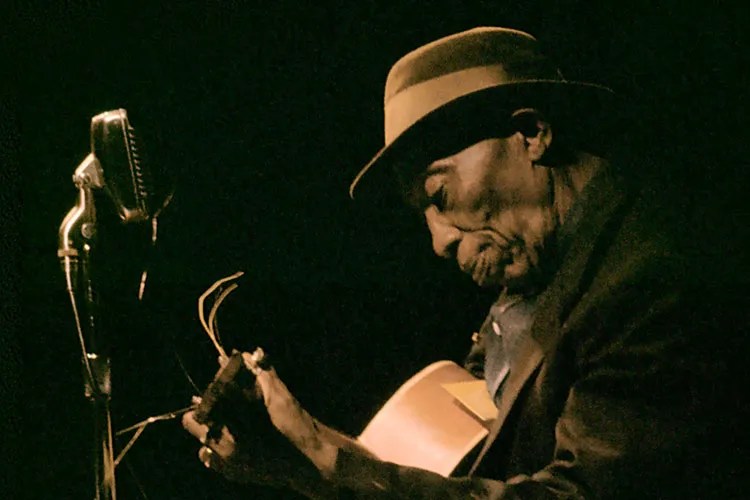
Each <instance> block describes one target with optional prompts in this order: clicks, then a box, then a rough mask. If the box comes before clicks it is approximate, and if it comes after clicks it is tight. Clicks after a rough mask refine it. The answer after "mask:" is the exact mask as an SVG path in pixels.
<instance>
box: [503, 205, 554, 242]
mask: <svg viewBox="0 0 750 500" xmlns="http://www.w3.org/2000/svg"><path fill="white" fill-rule="evenodd" d="M555 220H556V219H555V217H554V213H553V211H552V209H551V207H544V206H515V207H512V208H509V209H507V210H503V211H502V212H501V213H500V214H498V216H497V217H494V218H493V219H492V221H491V223H490V225H491V226H492V228H493V229H495V230H496V231H497V232H499V233H500V234H502V235H504V236H506V237H507V238H509V239H510V240H514V241H516V242H520V243H523V246H524V247H525V248H527V249H529V250H532V249H538V248H541V247H544V246H545V242H546V241H547V240H548V239H549V237H550V235H551V234H552V233H553V232H554V231H555V227H556V223H555Z"/></svg>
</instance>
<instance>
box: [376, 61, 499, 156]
mask: <svg viewBox="0 0 750 500" xmlns="http://www.w3.org/2000/svg"><path fill="white" fill-rule="evenodd" d="M513 81H514V79H513V78H511V77H510V76H509V75H508V73H507V72H506V71H505V67H504V66H503V65H502V64H492V65H487V66H474V67H471V68H466V69H462V70H459V71H454V72H452V73H447V74H445V75H440V76H438V77H435V78H431V79H429V80H425V81H423V82H419V83H417V84H414V85H411V86H409V87H406V88H405V89H404V90H402V91H401V92H399V93H397V94H396V95H394V96H393V97H391V98H390V99H389V100H388V101H387V102H386V103H385V144H386V146H387V145H389V144H391V143H392V142H393V141H394V140H396V138H397V137H398V136H400V135H401V134H402V133H403V132H404V131H405V130H406V129H408V128H409V127H411V126H412V125H414V124H415V123H416V122H417V121H418V120H420V119H421V118H423V117H424V116H426V115H427V114H429V113H431V112H432V111H434V110H436V109H437V108H439V107H441V106H443V105H444V104H447V103H448V102H450V101H452V100H454V99H457V98H459V97H462V96H465V95H467V94H471V93H472V92H477V91H479V90H483V89H486V88H489V87H495V86H497V85H503V84H507V83H512V82H513Z"/></svg>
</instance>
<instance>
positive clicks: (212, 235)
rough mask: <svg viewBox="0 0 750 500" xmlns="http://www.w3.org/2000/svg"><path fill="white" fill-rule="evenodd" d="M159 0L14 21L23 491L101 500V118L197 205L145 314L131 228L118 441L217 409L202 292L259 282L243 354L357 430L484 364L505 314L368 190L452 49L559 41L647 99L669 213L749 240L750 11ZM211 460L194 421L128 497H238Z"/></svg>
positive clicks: (315, 408)
mask: <svg viewBox="0 0 750 500" xmlns="http://www.w3.org/2000/svg"><path fill="white" fill-rule="evenodd" d="M156 3H159V2H152V3H150V4H143V5H140V6H136V5H134V4H132V3H127V4H125V3H123V4H122V5H117V4H114V3H111V4H107V5H106V6H104V5H103V4H102V3H99V2H78V3H57V4H52V5H50V6H47V7H38V8H30V7H25V8H23V9H21V8H13V7H12V6H10V8H8V6H7V5H6V7H5V8H6V12H5V15H3V20H4V22H5V23H6V24H7V28H6V29H5V30H3V45H4V48H6V49H7V55H8V56H9V57H8V58H7V62H6V64H5V65H4V66H5V73H6V75H7V76H6V77H5V78H4V81H3V90H4V95H5V96H6V97H8V99H4V106H7V107H6V108H5V112H4V121H5V123H4V124H3V126H4V130H3V134H2V136H3V141H4V143H3V147H2V149H3V151H4V156H3V159H4V162H3V163H4V164H3V167H2V168H3V173H4V175H3V177H2V180H3V183H4V187H3V199H4V204H3V205H4V206H3V209H4V215H5V216H4V217H3V232H4V234H6V235H8V236H7V237H6V238H5V241H4V243H5V246H6V248H4V251H5V255H7V257H6V259H5V262H4V264H3V268H4V279H5V278H7V283H8V285H7V286H5V287H3V288H4V289H3V315H4V319H5V320H7V321H4V323H5V324H6V325H7V326H6V327H4V333H5V334H6V336H7V337H8V339H9V340H8V342H7V343H4V344H3V386H2V387H3V390H4V393H3V400H4V401H5V402H6V404H5V410H6V413H7V414H8V425H7V426H6V429H5V430H4V431H3V433H2V435H3V438H2V441H1V442H2V443H3V446H2V448H3V454H4V455H5V457H4V459H5V460H8V459H9V460H10V462H12V463H13V462H14V463H15V465H16V467H17V469H7V468H6V469H5V470H6V471H8V473H9V477H11V479H12V482H11V483H9V484H8V485H7V487H6V488H5V491H6V492H10V496H7V495H4V496H5V497H6V498H44V499H46V498H90V496H91V495H90V481H89V476H88V474H89V465H88V457H89V445H90V443H89V434H90V431H89V429H90V415H89V411H88V408H87V403H86V401H85V399H84V398H83V396H82V378H81V373H80V369H79V358H80V352H79V347H78V344H77V339H76V337H75V333H74V329H73V323H72V317H71V313H70V308H69V305H68V303H67V302H66V296H65V292H64V284H63V281H62V274H61V272H60V270H59V268H58V263H57V259H56V258H55V251H56V239H57V228H58V226H59V223H60V221H61V220H62V217H63V216H64V215H65V213H66V212H67V211H68V210H69V209H70V207H71V206H72V204H73V201H74V197H75V190H74V188H73V185H72V183H71V181H70V176H71V174H72V172H73V170H74V169H75V167H76V166H77V165H78V164H79V163H80V162H81V160H82V159H83V158H84V157H85V155H86V154H87V152H88V148H89V145H88V141H89V134H88V128H89V121H90V119H91V117H92V116H93V115H95V114H97V113H99V112H102V111H105V110H108V109H114V108H119V107H123V108H126V109H127V110H128V112H129V115H130V119H131V122H132V123H133V125H134V126H135V127H136V130H137V131H138V132H139V134H140V136H141V139H142V143H143V147H144V148H145V150H146V153H147V155H148V156H147V158H148V161H149V162H150V163H151V164H152V165H154V166H155V167H158V169H159V170H163V171H167V172H168V173H169V175H168V176H167V177H166V179H171V181H170V182H172V183H173V184H174V186H175V192H176V194H175V197H174V200H173V202H172V203H171V205H170V206H169V207H168V209H167V210H166V211H165V213H164V215H163V217H162V218H161V220H160V233H159V238H160V240H159V244H160V246H159V252H158V254H157V255H156V257H155V260H154V263H153V265H152V269H151V275H150V282H149V285H148V289H147V293H146V299H145V301H144V303H143V304H141V305H139V306H137V305H136V304H135V303H134V301H133V300H132V297H133V296H134V295H135V290H136V282H137V278H138V276H137V275H136V274H133V273H131V272H130V271H131V268H130V266H132V265H133V264H134V262H133V260H134V255H136V252H135V250H134V249H135V247H136V246H137V243H135V242H133V241H132V239H129V237H125V236H122V235H119V236H118V235H117V233H118V231H120V229H118V228H117V227H116V226H112V227H111V228H110V229H109V231H110V233H111V240H110V245H109V247H107V248H108V253H107V258H106V261H107V262H106V266H108V267H107V269H108V270H109V272H108V273H107V276H108V278H106V279H104V280H103V282H102V288H103V290H105V291H107V293H109V296H110V299H111V300H110V304H109V306H108V309H107V315H108V316H107V319H106V320H103V322H104V323H105V325H106V326H107V328H106V330H107V331H106V334H107V335H109V336H110V338H111V339H112V340H111V341H112V343H113V349H114V351H113V371H114V396H113V419H114V427H115V429H121V428H123V427H125V426H128V425H130V424H132V423H134V422H136V421H138V420H141V419H143V418H146V417H147V416H149V415H153V414H159V413H163V412H166V411H170V410H174V409H177V408H180V407H182V406H185V405H186V404H187V403H188V402H189V399H190V396H191V395H192V394H195V393H196V390H195V389H194V388H193V387H192V386H191V383H190V382H189V381H188V379H187V377H186V374H185V371H186V372H187V373H189V375H190V376H191V377H192V379H193V380H194V381H195V383H196V384H197V385H198V386H199V387H200V388H203V387H204V386H205V385H206V384H207V383H208V381H209V380H210V379H211V377H212V376H213V373H214V371H215V369H216V366H215V357H216V353H215V351H214V350H213V348H212V346H211V344H210V343H209V342H208V340H207V339H206V336H205V334H203V333H202V331H201V329H200V327H199V324H198V319H197V315H196V306H195V304H196V300H197V297H198V296H199V295H200V293H201V292H202V291H203V290H204V289H205V288H207V287H208V286H209V285H210V284H211V283H212V282H213V281H214V280H216V279H218V278H219V277H222V276H225V275H228V274H231V273H233V272H234V271H236V270H240V269H241V270H244V271H245V272H246V276H245V277H244V278H243V280H242V282H241V289H240V291H239V292H237V293H236V294H235V295H232V296H231V297H230V298H229V300H228V301H227V303H226V305H225V308H224V309H223V312H222V333H223V337H224V344H225V346H227V347H236V348H240V349H249V348H252V347H253V346H255V345H262V346H263V347H264V348H265V349H266V351H268V352H270V353H271V354H272V355H273V356H274V359H275V364H276V366H277V368H278V370H279V371H280V373H281V375H282V377H283V378H284V379H285V380H286V381H287V383H288V385H289V386H290V387H291V388H292V390H293V391H294V392H295V393H296V394H297V395H298V397H299V398H300V399H301V400H302V402H303V403H304V405H305V406H306V407H307V408H308V409H309V410H310V411H311V413H313V414H315V415H317V416H319V417H320V418H321V419H322V420H323V421H326V422H327V423H330V424H331V425H333V426H335V427H338V428H341V429H342V430H345V431H347V432H350V433H357V432H358V431H359V430H361V428H362V427H363V426H364V424H365V423H366V421H367V420H368V418H370V417H371V416H372V414H373V413H374V411H375V410H376V409H377V407H378V405H379V404H381V403H382V402H383V401H384V400H385V399H386V398H387V396H388V394H390V393H391V392H393V390H395V389H396V388H397V387H398V385H399V384H400V382H402V381H403V380H405V379H406V378H407V377H408V376H409V375H410V374H412V373H413V372H415V371H416V370H418V369H419V368H420V367H422V366H423V365H425V364H426V363H428V362H430V361H433V360H436V359H440V358H446V357H447V358H453V359H460V358H461V357H462V355H463V354H464V352H465V351H466V349H467V348H468V345H469V337H470V335H471V332H472V331H473V329H475V328H476V327H477V326H478V325H479V323H480V322H481V320H482V318H483V311H484V309H485V308H486V306H487V304H488V302H489V301H490V300H491V298H492V297H491V296H490V295H489V294H487V293H477V291H476V290H475V289H474V287H473V286H472V284H471V283H470V282H469V280H468V279H467V278H464V277H462V276H460V275H459V273H457V272H456V270H455V269H454V265H449V264H448V263H444V262H440V261H439V259H437V258H436V257H434V256H433V255H432V254H431V250H430V243H429V239H428V235H427V232H426V230H423V229H422V228H421V223H420V221H419V219H418V218H417V217H416V216H415V215H414V214H411V213H410V212H408V211H406V210H403V209H400V208H398V207H397V206H396V204H394V203H392V200H390V199H388V198H384V199H382V200H380V201H368V202H366V203H356V202H352V201H351V200H349V199H348V196H347V188H348V185H349V181H350V180H351V178H352V177H353V176H354V174H355V173H356V172H357V171H358V169H359V167H360V166H361V165H363V164H364V163H365V162H366V161H367V160H368V159H369V158H370V156H372V154H374V153H375V151H376V150H377V149H378V148H379V147H380V145H381V141H382V87H383V83H384V80H385V76H386V74H387V71H388V69H389V68H390V66H391V65H392V64H393V62H395V60H396V59H398V58H399V57H400V56H401V55H403V54H404V53H405V52H407V51H409V50H411V49H413V48H416V47H418V46H419V45H422V44H424V43H426V42H428V41H431V40H433V39H435V38H437V37H440V36H444V35H447V34H450V33H454V32H457V31H460V30H463V29H468V28H471V27H474V26H478V25H500V26H509V27H513V28H517V29H522V30H526V31H529V32H531V33H532V34H535V35H536V36H537V37H538V38H540V40H541V41H542V43H543V45H544V47H545V49H546V52H547V53H548V54H550V55H551V56H552V57H553V58H555V59H557V60H558V61H559V62H560V66H561V67H562V68H563V71H564V73H565V75H566V76H567V77H568V78H569V79H571V80H588V81H595V82H599V83H602V84H605V85H608V86H610V87H612V88H614V89H615V90H616V91H617V92H618V93H619V94H620V95H622V96H623V97H624V99H625V100H626V101H627V102H628V106H627V107H626V111H627V115H628V117H629V118H630V119H631V120H632V121H633V123H634V124H635V127H634V128H633V130H632V131H631V132H629V133H628V135H627V136H626V137H625V143H626V144H627V146H628V147H627V148H626V149H627V150H629V151H630V152H632V153H634V154H633V156H634V157H636V158H639V159H640V161H639V162H636V164H635V166H634V167H633V168H634V169H635V170H634V172H635V173H637V175H638V176H641V177H644V178H646V179H648V180H649V183H648V186H650V188H649V189H651V190H652V191H653V193H654V194H656V197H657V198H658V197H660V194H661V193H666V192H667V188H669V189H668V191H669V192H671V193H672V194H670V195H666V194H663V195H662V196H661V198H662V201H664V200H666V201H667V203H666V204H667V205H670V206H672V207H675V208H677V211H680V212H683V213H687V214H688V215H689V217H688V219H689V220H690V221H691V224H694V225H695V226H696V227H698V228H699V231H698V232H703V234H704V235H705V237H706V238H713V239H715V246H716V249H717V252H716V254H715V255H714V257H715V258H717V259H719V258H721V255H722V252H732V251H733V250H732V249H731V248H730V247H729V246H727V243H725V240H724V239H723V238H724V237H725V236H729V235H733V234H735V233H736V232H737V231H738V230H739V229H740V228H742V227H743V226H744V225H745V222H746V219H747V217H746V216H747V209H746V208H745V205H744V204H743V203H742V198H743V195H744V189H743V182H744V166H745V163H746V162H745V152H746V150H747V146H746V145H745V142H746V141H747V135H748V134H747V131H748V128H747V119H746V116H745V111H746V107H745V98H746V90H745V87H746V86H747V84H748V83H749V82H748V81H747V78H746V77H743V73H745V72H746V68H747V63H748V58H749V56H748V54H749V52H748V49H749V48H750V47H749V46H748V43H747V35H746V28H747V25H748V24H747V21H746V19H747V16H746V15H745V12H744V10H746V9H742V8H741V7H739V2H737V5H735V4H732V3H729V2H710V3H709V2H704V3H702V4H695V3H694V2H690V4H691V5H690V6H688V5H687V3H684V2H676V1H674V2H662V3H661V4H660V5H661V6H658V7H654V6H650V4H651V3H652V2H642V3H639V2H552V1H546V2H517V3H508V2H489V1H485V2H453V3H451V2H445V1H442V2H432V3H430V4H429V5H428V4H427V3H426V2H399V3H387V2H375V1H370V0H363V1H359V2H340V3H338V4H336V3H334V2H325V3H319V2H318V3H313V2H310V3H309V4H308V6H304V4H303V2H282V1H276V2H247V3H242V4H240V3H235V2H222V3H219V2H205V3H197V2H180V3H177V2H175V3H174V4H173V5H171V6H169V5H155V4H156ZM647 5H648V6H647ZM582 112H585V110H582ZM652 181H653V182H652ZM163 182H165V184H163V185H164V186H165V185H167V184H166V182H167V181H163ZM662 189H663V190H664V191H662ZM675 193H676V194H675ZM105 207H106V205H102V208H101V210H105V209H106V208H105ZM415 235H417V236H416V237H415ZM118 238H119V239H118ZM112 242H116V243H112ZM725 270H726V271H727V274H737V275H741V274H742V270H741V269H734V268H729V267H725ZM181 364H182V366H181ZM183 368H184V370H183ZM125 442H126V441H125V440H121V439H118V441H117V449H118V450H119V449H121V447H122V446H123V445H124V444H125ZM198 446H199V445H198V443H197V442H195V441H194V440H192V438H190V437H189V436H188V435H187V434H185V433H184V431H183V430H182V429H181V427H180V425H179V423H178V422H177V421H171V422H159V423H156V424H153V425H152V426H150V427H149V428H148V429H147V430H146V431H145V433H144V434H143V435H142V437H141V439H140V440H139V441H138V442H137V444H136V445H135V447H134V448H133V449H132V450H131V451H130V453H129V454H128V456H127V458H126V459H125V460H124V461H123V463H122V464H121V465H120V467H119V468H118V476H117V478H118V493H119V496H120V497H121V498H125V499H129V498H150V499H154V498H196V499H197V498H216V499H219V498H233V495H234V494H236V493H237V491H236V488H235V487H233V486H231V485H228V484H226V483H225V482H224V481H222V480H220V479H219V478H218V477H216V476H215V475H214V474H212V473H210V472H208V471H206V470H205V469H204V468H203V467H202V465H201V464H200V463H199V462H198V461H197V459H196V458H195V452H196V451H197V448H198ZM256 494H257V495H260V496H262V495H267V496H268V498H277V497H278V496H279V495H282V496H283V495H284V494H282V493H279V492H273V491H269V492H266V491H264V490H261V489H258V490H256Z"/></svg>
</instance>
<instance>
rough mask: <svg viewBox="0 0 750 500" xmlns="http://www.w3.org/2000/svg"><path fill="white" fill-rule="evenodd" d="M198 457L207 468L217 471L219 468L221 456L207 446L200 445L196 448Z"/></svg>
mask: <svg viewBox="0 0 750 500" xmlns="http://www.w3.org/2000/svg"><path fill="white" fill-rule="evenodd" d="M198 459H199V460H200V461H201V463H202V464H203V465H204V466H206V468H208V469H213V470H215V471H218V470H219V469H220V468H221V462H222V461H221V457H219V456H218V455H217V454H216V453H215V452H214V451H213V450H212V449H211V448H209V447H208V446H202V447H201V449H200V450H198Z"/></svg>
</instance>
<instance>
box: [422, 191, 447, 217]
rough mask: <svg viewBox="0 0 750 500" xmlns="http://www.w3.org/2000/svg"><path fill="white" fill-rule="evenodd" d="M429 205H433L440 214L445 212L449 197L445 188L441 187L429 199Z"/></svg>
mask: <svg viewBox="0 0 750 500" xmlns="http://www.w3.org/2000/svg"><path fill="white" fill-rule="evenodd" d="M427 200H428V205H432V206H434V207H435V208H437V209H438V212H443V211H445V208H446V207H447V201H448V196H447V192H446V190H445V186H442V185H441V186H440V187H439V188H438V189H437V190H436V191H434V192H433V193H432V194H430V195H429V196H428V197H427Z"/></svg>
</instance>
